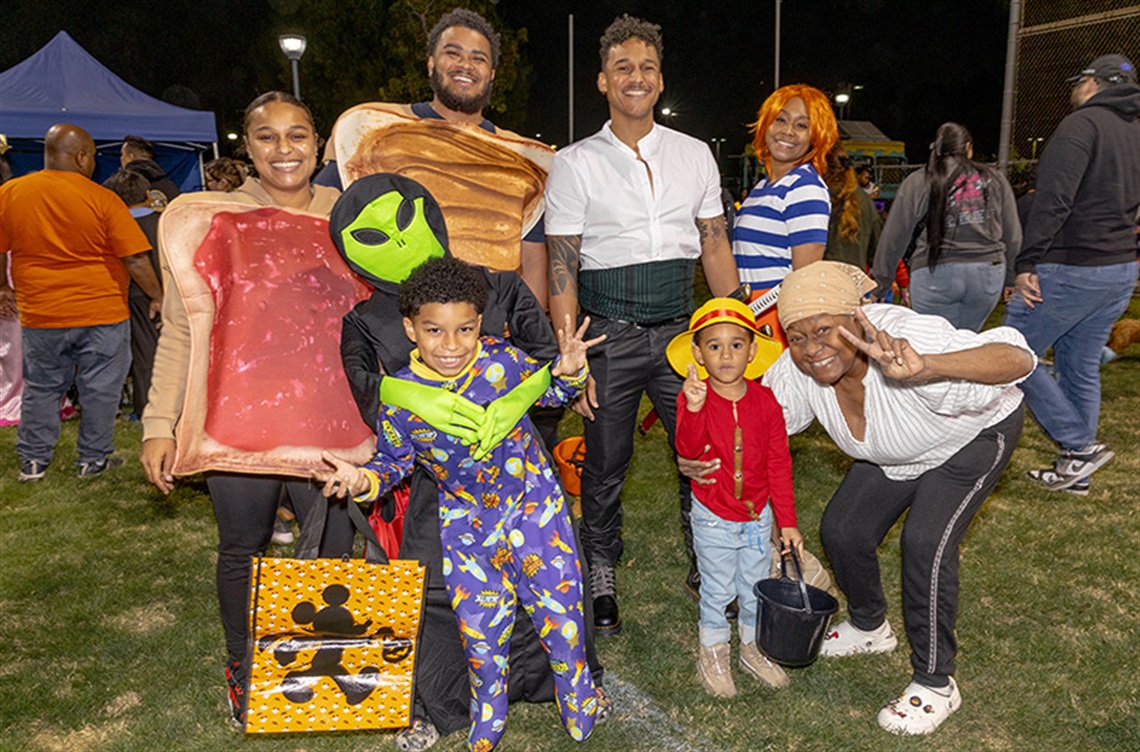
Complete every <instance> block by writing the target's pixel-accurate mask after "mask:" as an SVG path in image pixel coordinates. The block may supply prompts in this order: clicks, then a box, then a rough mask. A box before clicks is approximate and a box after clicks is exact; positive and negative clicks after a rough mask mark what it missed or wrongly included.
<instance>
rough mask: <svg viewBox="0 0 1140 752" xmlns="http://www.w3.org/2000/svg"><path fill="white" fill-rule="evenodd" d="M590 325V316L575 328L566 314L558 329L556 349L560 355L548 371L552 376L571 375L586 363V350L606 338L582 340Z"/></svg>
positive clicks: (603, 336) (604, 336)
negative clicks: (555, 363)
mask: <svg viewBox="0 0 1140 752" xmlns="http://www.w3.org/2000/svg"><path fill="white" fill-rule="evenodd" d="M589 326H590V317H589V316H587V317H585V318H584V319H582V325H581V326H580V327H578V329H577V330H575V329H574V324H573V322H572V321H571V320H570V316H569V314H567V316H566V319H565V322H564V324H563V325H562V326H561V327H559V329H558V350H559V352H561V353H562V357H561V358H560V359H559V361H558V365H557V366H555V367H554V369H553V370H552V371H551V372H550V373H551V375H552V376H573V375H575V374H577V373H578V372H579V371H581V370H582V366H584V365H586V351H587V350H589V349H590V348H591V347H593V346H594V345H596V344H598V343H599V342H601V341H602V340H604V339H605V338H606V335H604V334H603V335H602V336H600V337H594V338H593V339H591V340H583V339H582V337H584V336H586V329H587V328H589Z"/></svg>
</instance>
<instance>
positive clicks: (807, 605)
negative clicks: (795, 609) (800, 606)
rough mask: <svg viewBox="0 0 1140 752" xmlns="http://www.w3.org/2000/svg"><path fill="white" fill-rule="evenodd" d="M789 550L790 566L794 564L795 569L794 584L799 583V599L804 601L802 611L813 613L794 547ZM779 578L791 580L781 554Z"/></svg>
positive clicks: (784, 557)
mask: <svg viewBox="0 0 1140 752" xmlns="http://www.w3.org/2000/svg"><path fill="white" fill-rule="evenodd" d="M790 548H791V555H792V564H794V565H795V567H796V582H797V583H799V586H800V597H801V598H803V601H804V610H805V611H806V612H808V613H809V614H810V613H813V611H812V610H811V599H810V598H809V597H808V591H807V584H806V583H805V582H804V573H803V569H801V568H800V557H799V556H797V555H796V547H795V546H791V547H790ZM780 576H781V577H782V578H784V579H786V580H787V579H791V578H790V577H788V557H787V556H786V555H785V554H783V553H781V554H780Z"/></svg>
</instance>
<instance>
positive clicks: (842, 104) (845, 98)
mask: <svg viewBox="0 0 1140 752" xmlns="http://www.w3.org/2000/svg"><path fill="white" fill-rule="evenodd" d="M850 101H851V95H850V94H848V93H847V92H845V91H841V92H839V93H838V94H836V95H835V103H836V104H837V105H839V119H840V120H844V119H845V117H846V115H847V103H848V102H850Z"/></svg>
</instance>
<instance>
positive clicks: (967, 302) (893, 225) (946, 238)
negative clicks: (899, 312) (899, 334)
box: [874, 123, 1021, 331]
mask: <svg viewBox="0 0 1140 752" xmlns="http://www.w3.org/2000/svg"><path fill="white" fill-rule="evenodd" d="M912 243H913V245H914V251H913V254H914V255H913V256H912V257H911V259H910V263H909V265H910V269H911V272H910V297H911V305H912V306H913V307H914V310H916V311H918V312H919V313H929V314H935V315H938V316H943V317H945V318H946V319H947V320H948V321H949V322H950V323H951V324H952V325H953V326H954V327H961V328H964V329H973V330H974V331H978V330H980V329H981V328H982V324H984V323H985V321H986V318H987V317H988V316H989V315H990V312H991V311H993V309H994V306H996V305H997V302H998V299H999V298H1000V297H1001V292H1002V286H1003V284H1004V282H1005V279H1006V269H1007V268H1012V263H1013V259H1015V258H1017V253H1018V251H1020V250H1021V223H1020V222H1019V221H1018V218H1017V205H1016V201H1015V199H1014V197H1013V189H1012V188H1010V186H1009V181H1008V180H1006V179H1005V176H1003V175H1002V174H1001V173H999V172H997V171H996V170H994V169H993V168H991V167H989V166H987V165H984V164H981V163H979V162H975V161H974V144H973V137H972V136H970V132H969V131H968V130H966V129H965V128H964V127H963V126H961V125H958V124H957V123H943V124H942V126H941V127H939V129H938V134H937V135H936V136H935V138H934V143H932V144H931V145H930V161H929V162H927V165H926V167H925V168H924V169H922V170H919V171H918V172H915V173H912V174H911V175H908V176H907V178H906V180H904V181H903V182H902V184H901V185H900V186H899V191H898V195H897V196H896V197H895V201H894V204H893V205H892V206H891V213H890V214H888V215H887V222H886V225H885V226H884V227H883V235H882V237H881V238H880V239H879V246H878V249H877V250H876V252H875V270H874V274H875V279H876V280H877V281H878V282H879V292H880V293H885V292H886V290H888V289H889V288H890V285H891V281H892V280H893V279H894V278H895V267H896V266H898V263H899V259H901V258H902V257H903V255H904V254H905V253H906V250H907V248H908V246H909V245H911V244H912ZM1012 279H1013V278H1012V275H1010V280H1011V284H1012Z"/></svg>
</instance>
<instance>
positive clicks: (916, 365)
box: [839, 308, 926, 381]
mask: <svg viewBox="0 0 1140 752" xmlns="http://www.w3.org/2000/svg"><path fill="white" fill-rule="evenodd" d="M855 318H856V319H857V320H858V321H859V324H860V325H861V326H862V327H863V333H864V334H865V335H866V337H867V339H861V338H859V337H856V336H855V335H854V334H852V333H851V332H849V331H847V329H846V328H845V327H842V326H841V327H839V333H840V334H841V335H843V337H844V338H845V339H846V340H847V341H848V342H850V343H851V344H852V345H854V346H855V348H856V349H858V350H859V351H860V352H862V353H863V354H865V355H866V356H867V357H868V358H869V359H870V360H871V361H872V362H874V363H877V364H878V366H879V369H880V370H881V371H882V372H883V375H884V376H886V377H887V378H888V379H894V380H895V381H921V380H923V378H924V377H925V371H926V360H925V359H924V358H923V357H922V355H920V354H919V353H918V352H916V351H915V349H914V348H913V347H911V346H910V343H909V342H907V341H906V340H905V339H903V338H900V337H892V336H891V335H889V334H887V333H886V332H884V331H880V330H878V329H876V328H875V325H874V324H872V323H871V321H870V320H869V319H868V318H867V314H865V313H863V310H862V309H861V308H856V309H855Z"/></svg>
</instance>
